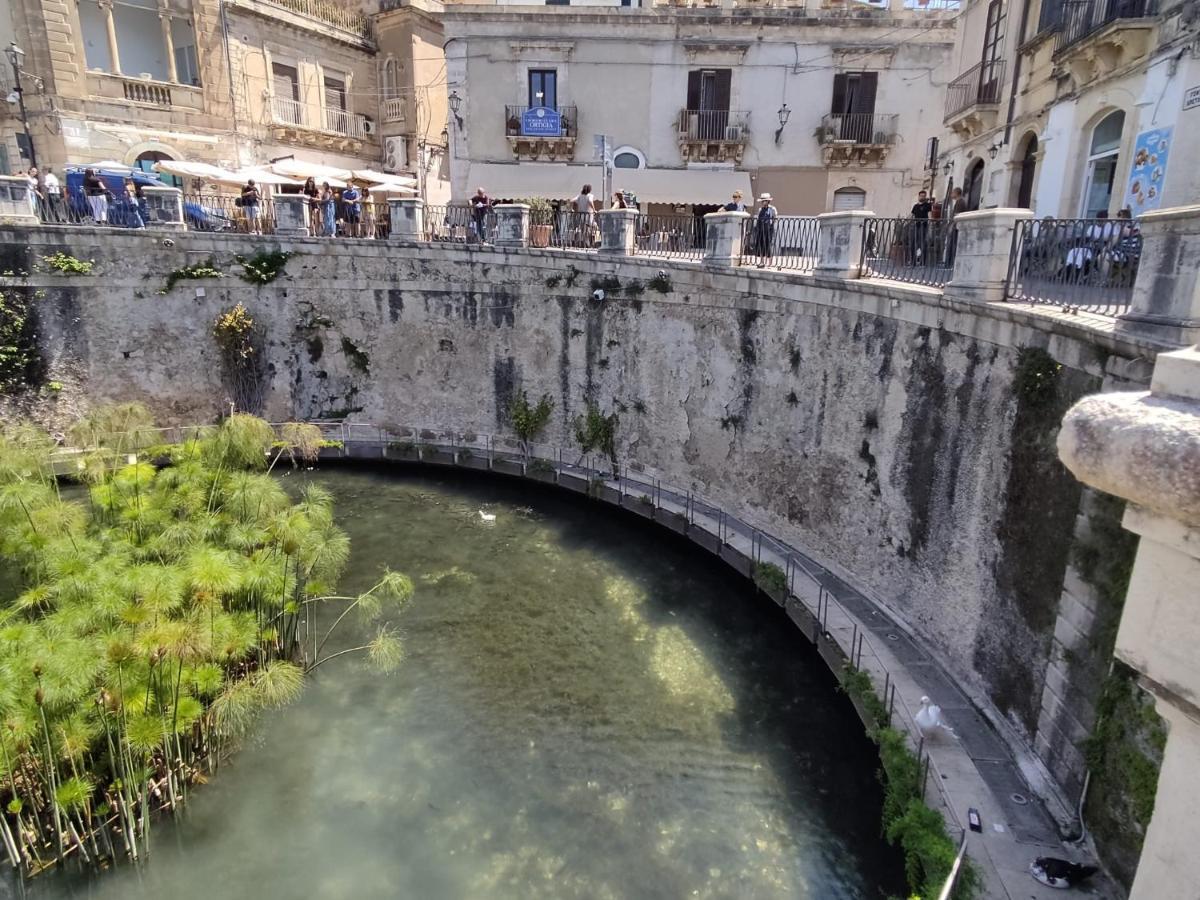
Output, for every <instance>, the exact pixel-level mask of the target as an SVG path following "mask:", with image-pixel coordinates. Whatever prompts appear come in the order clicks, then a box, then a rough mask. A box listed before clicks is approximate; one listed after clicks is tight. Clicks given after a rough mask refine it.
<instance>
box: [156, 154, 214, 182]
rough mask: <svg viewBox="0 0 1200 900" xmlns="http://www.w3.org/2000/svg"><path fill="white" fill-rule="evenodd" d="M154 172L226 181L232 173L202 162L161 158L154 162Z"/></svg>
mask: <svg viewBox="0 0 1200 900" xmlns="http://www.w3.org/2000/svg"><path fill="white" fill-rule="evenodd" d="M154 170H155V171H156V172H166V173H167V174H168V175H184V176H186V177H188V178H208V179H211V180H213V181H227V180H228V179H229V178H230V177H231V176H232V173H231V172H229V171H227V170H225V169H222V168H220V167H219V166H211V165H209V164H208V163H202V162H187V161H184V160H178V159H163V160H159V161H158V162H156V163H155V164H154Z"/></svg>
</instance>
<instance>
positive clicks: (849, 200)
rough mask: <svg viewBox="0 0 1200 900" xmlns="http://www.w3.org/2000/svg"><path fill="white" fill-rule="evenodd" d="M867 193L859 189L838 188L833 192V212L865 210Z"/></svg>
mask: <svg viewBox="0 0 1200 900" xmlns="http://www.w3.org/2000/svg"><path fill="white" fill-rule="evenodd" d="M866 206H867V192H866V191H864V190H863V189H862V188H860V187H844V188H838V189H837V190H836V191H834V192H833V211H834V212H840V211H841V210H843V209H866Z"/></svg>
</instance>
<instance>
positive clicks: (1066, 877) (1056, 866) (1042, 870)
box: [1029, 856, 1096, 890]
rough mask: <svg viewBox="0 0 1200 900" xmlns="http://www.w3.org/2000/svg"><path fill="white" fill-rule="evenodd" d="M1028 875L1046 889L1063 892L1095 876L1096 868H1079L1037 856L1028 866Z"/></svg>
mask: <svg viewBox="0 0 1200 900" xmlns="http://www.w3.org/2000/svg"><path fill="white" fill-rule="evenodd" d="M1029 874H1030V875H1032V876H1033V877H1034V878H1035V879H1036V880H1037V881H1040V882H1041V883H1042V884H1044V885H1047V886H1048V887H1052V888H1062V889H1064V890H1065V889H1066V888H1069V887H1074V886H1075V885H1077V884H1079V883H1080V882H1081V881H1084V880H1085V879H1087V878H1090V877H1091V876H1092V875H1094V874H1096V867H1095V866H1081V865H1080V864H1079V863H1073V862H1068V861H1067V860H1065V859H1058V858H1056V857H1053V856H1039V857H1038V858H1037V859H1035V860H1034V861H1033V863H1032V864H1031V865H1030V866H1029Z"/></svg>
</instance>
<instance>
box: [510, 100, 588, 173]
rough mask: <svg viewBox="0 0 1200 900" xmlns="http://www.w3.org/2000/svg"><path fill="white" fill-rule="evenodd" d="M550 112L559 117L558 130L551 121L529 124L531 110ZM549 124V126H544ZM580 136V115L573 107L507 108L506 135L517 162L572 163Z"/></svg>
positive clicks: (530, 122) (540, 120) (541, 120)
mask: <svg viewBox="0 0 1200 900" xmlns="http://www.w3.org/2000/svg"><path fill="white" fill-rule="evenodd" d="M538 109H549V110H552V111H553V112H554V113H557V115H558V119H557V128H555V127H554V123H553V120H552V118H551V119H550V120H543V119H541V118H539V119H537V124H535V123H534V122H532V121H530V119H531V117H529V116H527V115H526V114H527V113H529V111H530V110H538ZM543 121H546V123H547V124H545V125H543V124H541V123H542V122H543ZM578 132H579V111H578V110H577V109H576V108H575V107H574V106H553V107H531V106H505V107H504V134H505V136H506V137H507V138H508V146H509V148H510V149H511V150H512V153H513V158H514V159H518V160H522V159H524V160H543V159H544V160H571V159H574V158H575V139H576V136H577V135H578Z"/></svg>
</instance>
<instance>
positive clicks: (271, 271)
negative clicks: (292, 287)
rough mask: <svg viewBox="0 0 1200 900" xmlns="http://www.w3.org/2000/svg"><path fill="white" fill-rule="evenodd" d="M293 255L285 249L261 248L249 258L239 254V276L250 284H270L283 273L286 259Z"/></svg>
mask: <svg viewBox="0 0 1200 900" xmlns="http://www.w3.org/2000/svg"><path fill="white" fill-rule="evenodd" d="M295 255H296V254H294V253H289V252H287V251H286V250H263V251H260V252H258V253H256V254H254V255H253V256H252V257H250V258H249V259H246V258H245V257H242V256H239V257H237V261H238V262H239V263H240V264H241V266H242V274H241V276H240V277H241V279H242V281H248V282H250V283H251V284H270V283H271V282H272V281H274V280H275V279H276V278H278V277H279V276H280V275H282V274H284V267H285V266H287V261H288V260H289V259H291V258H292V257H293V256H295Z"/></svg>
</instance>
